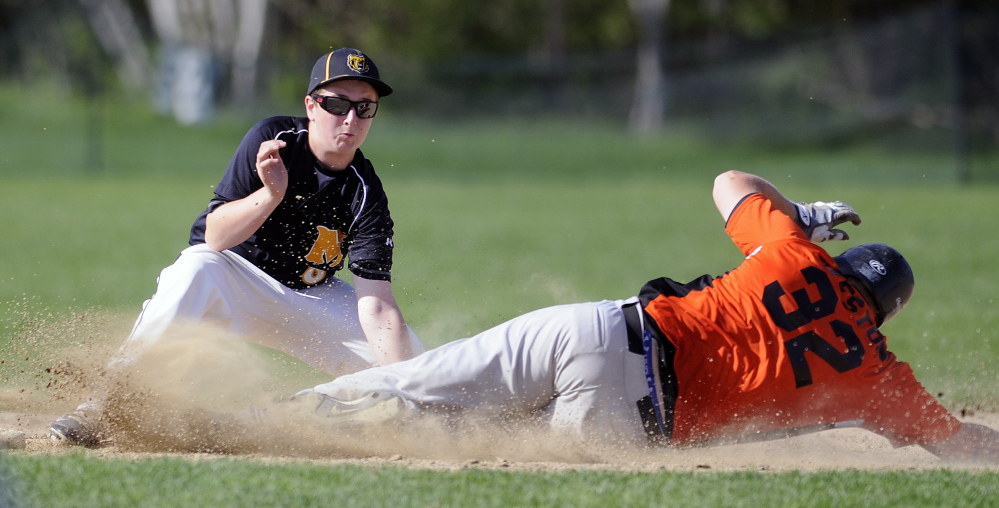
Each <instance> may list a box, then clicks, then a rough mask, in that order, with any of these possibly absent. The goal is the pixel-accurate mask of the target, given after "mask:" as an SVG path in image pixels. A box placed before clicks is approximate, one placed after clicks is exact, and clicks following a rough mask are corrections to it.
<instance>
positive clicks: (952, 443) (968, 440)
mask: <svg viewBox="0 0 999 508" xmlns="http://www.w3.org/2000/svg"><path fill="white" fill-rule="evenodd" d="M923 448H925V449H926V450H927V451H929V452H930V453H932V454H934V455H936V456H937V457H940V458H941V459H944V460H950V461H970V462H977V463H984V464H999V432H997V431H995V430H993V429H991V428H989V427H986V426H984V425H978V424H975V423H965V424H964V425H963V426H962V427H961V430H959V431H957V434H954V435H953V436H951V437H950V438H949V439H947V440H945V441H943V442H940V443H936V444H932V445H923Z"/></svg>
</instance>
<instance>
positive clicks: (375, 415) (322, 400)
mask: <svg viewBox="0 0 999 508" xmlns="http://www.w3.org/2000/svg"><path fill="white" fill-rule="evenodd" d="M288 402H290V403H294V404H296V405H299V406H300V407H301V408H303V409H304V410H306V411H311V412H312V413H314V414H315V415H316V416H320V417H323V418H325V419H329V420H331V423H333V424H335V425H338V426H339V425H379V424H385V423H390V422H393V421H399V420H401V419H402V418H403V416H404V415H405V413H406V403H405V401H403V400H402V399H401V398H400V397H398V396H396V395H393V394H390V393H387V392H372V393H370V394H368V395H366V396H364V397H361V398H360V399H357V400H351V401H342V400H337V399H334V398H333V397H330V396H328V395H323V394H321V393H317V392H313V391H306V392H301V393H299V394H297V395H295V396H294V397H292V398H291V399H290V400H289V401H288Z"/></svg>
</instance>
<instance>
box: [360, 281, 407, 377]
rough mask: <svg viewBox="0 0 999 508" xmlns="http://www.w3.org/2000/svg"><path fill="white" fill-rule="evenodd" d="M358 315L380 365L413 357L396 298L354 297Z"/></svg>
mask: <svg viewBox="0 0 999 508" xmlns="http://www.w3.org/2000/svg"><path fill="white" fill-rule="evenodd" d="M357 312H358V318H359V320H360V322H361V329H362V330H363V331H364V335H365V337H367V338H368V343H369V344H371V349H372V350H373V351H374V352H375V358H377V359H378V364H379V365H388V364H391V363H396V362H401V361H404V360H408V359H410V358H412V357H413V348H412V346H411V344H410V339H409V329H408V328H407V327H406V320H405V319H404V318H403V317H402V312H401V311H400V310H399V308H398V307H397V306H396V305H395V302H394V301H392V302H386V301H384V300H382V299H380V298H377V297H373V296H368V297H362V298H361V299H359V300H358V301H357Z"/></svg>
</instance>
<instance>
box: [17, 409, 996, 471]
mask: <svg viewBox="0 0 999 508" xmlns="http://www.w3.org/2000/svg"><path fill="white" fill-rule="evenodd" d="M56 416H58V415H57V414H54V413H50V414H27V413H14V412H0V427H3V428H8V429H15V430H20V431H22V432H25V433H26V435H27V446H26V449H25V450H24V451H19V452H13V453H25V454H40V455H58V454H62V453H67V452H69V451H71V447H67V446H64V445H60V444H58V443H56V442H53V441H51V440H50V439H49V438H48V436H47V427H48V424H49V422H51V421H52V419H53V418H55V417H56ZM966 420H967V421H973V422H976V423H982V424H986V425H989V426H991V427H993V428H999V415H997V414H983V415H976V416H974V417H971V418H967V419H966ZM439 437H440V436H437V438H439ZM462 441H463V440H462V439H460V438H459V439H455V442H462ZM318 444H319V448H325V449H326V452H325V453H319V454H316V453H302V448H295V449H288V450H285V452H282V450H279V449H274V448H268V449H266V450H263V451H255V452H251V453H245V454H240V456H244V457H246V458H247V459H249V460H265V461H273V462H278V463H280V462H285V461H288V460H309V461H312V462H316V463H322V464H331V465H335V464H355V465H365V466H380V465H395V466H404V467H414V468H426V469H435V470H456V469H463V468H468V467H479V468H487V469H492V468H496V469H509V470H525V471H563V470H577V469H602V470H617V471H635V472H650V471H676V472H682V471H787V470H804V471H819V470H845V469H856V470H922V469H936V468H941V467H962V466H961V465H947V464H943V463H941V462H940V461H939V460H937V459H936V457H934V456H933V455H931V454H930V453H928V452H926V451H924V450H922V449H921V448H919V447H905V448H899V449H893V448H892V447H891V446H890V445H889V444H888V442H887V440H885V439H884V438H881V437H879V436H877V435H875V434H872V433H870V432H867V431H864V430H860V429H837V430H831V431H824V432H821V433H816V434H810V435H806V436H798V437H793V438H788V439H782V440H776V441H768V442H763V443H751V444H739V445H728V446H719V447H715V448H704V449H686V450H651V451H642V452H634V453H630V454H623V453H607V454H604V455H593V456H588V457H581V456H577V457H567V456H566V454H565V452H564V450H563V451H560V452H556V453H553V454H552V456H551V457H544V456H543V455H544V451H542V450H537V449H535V450H534V451H533V452H531V453H525V450H526V448H525V447H524V446H522V445H523V444H525V443H523V442H521V443H514V444H512V445H511V446H509V447H504V446H484V447H475V446H464V447H462V448H461V449H455V447H454V446H448V443H441V442H436V443H433V446H425V447H422V449H421V450H419V451H418V452H416V453H412V452H413V450H409V452H411V453H394V451H393V450H391V449H389V448H391V446H372V447H368V448H369V449H368V450H365V449H364V448H365V446H364V444H363V443H362V444H360V445H359V446H357V447H356V448H355V449H354V450H335V449H331V448H330V443H329V442H328V441H327V442H326V443H318ZM424 444H428V443H424ZM451 444H452V445H453V443H451ZM465 444H467V443H465ZM401 448H405V446H402V447H401ZM433 448H437V449H438V450H440V453H438V454H434V453H428V450H429V449H433ZM504 448H506V449H505V450H504ZM547 448H549V449H550V450H554V449H555V448H557V447H553V446H550V445H549V446H548V447H547ZM136 450H137V448H136V447H135V446H127V445H126V446H117V445H113V444H112V445H110V446H106V447H104V448H100V449H96V450H88V451H87V452H86V453H87V454H89V455H91V456H94V457H99V458H107V459H112V458H125V459H130V460H135V459H141V458H152V457H158V456H164V455H169V456H180V457H185V458H189V459H190V460H204V459H206V458H211V457H213V456H223V455H227V454H218V453H215V454H213V453H203V452H177V451H174V452H163V451H160V452H156V451H136ZM74 451H75V450H74ZM504 452H505V453H504ZM8 453H10V452H8ZM435 455H436V456H435ZM559 455H561V456H559ZM968 467H971V466H968ZM991 469H999V467H994V468H991Z"/></svg>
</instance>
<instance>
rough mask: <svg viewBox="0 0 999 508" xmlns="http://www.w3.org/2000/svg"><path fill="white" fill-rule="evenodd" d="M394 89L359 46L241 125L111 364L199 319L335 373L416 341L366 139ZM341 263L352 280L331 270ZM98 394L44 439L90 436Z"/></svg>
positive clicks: (96, 438)
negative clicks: (283, 105) (291, 109)
mask: <svg viewBox="0 0 999 508" xmlns="http://www.w3.org/2000/svg"><path fill="white" fill-rule="evenodd" d="M391 93H392V88H391V87H390V86H389V85H388V84H387V83H385V82H384V81H382V80H381V78H380V76H379V72H378V68H377V67H376V66H375V63H374V62H373V61H372V60H371V59H370V58H369V57H368V56H367V55H365V54H363V53H361V52H360V51H357V50H356V49H351V48H341V49H338V50H336V51H332V52H330V53H327V54H325V55H323V56H322V57H321V58H319V59H318V60H317V61H316V64H315V66H314V67H313V70H312V76H311V79H310V81H309V85H308V89H307V93H306V96H305V112H306V116H305V117H287V116H278V117H272V118H268V119H265V120H263V121H261V122H259V123H258V124H257V125H255V126H253V128H251V129H250V130H249V132H248V133H247V134H246V136H245V137H244V138H243V140H242V142H241V143H240V145H239V147H238V148H237V149H236V153H235V155H234V156H233V158H232V160H231V162H230V163H229V167H228V168H227V169H226V172H225V174H224V175H223V176H222V179H221V181H220V182H219V184H218V186H217V187H216V188H215V195H214V198H213V199H211V201H210V202H209V204H208V207H207V208H206V209H205V210H204V212H202V213H201V215H200V216H199V217H198V218H197V220H195V222H194V225H193V227H192V228H191V235H190V244H191V246H190V247H189V248H187V249H185V250H184V251H183V252H182V253H181V254H180V257H179V258H178V259H177V260H176V261H175V262H174V263H173V264H172V265H171V266H169V267H167V268H166V269H164V270H163V271H162V273H161V274H160V277H159V280H158V285H157V289H156V293H155V295H154V296H153V297H152V298H151V299H150V300H148V301H147V302H146V303H145V305H144V307H143V310H142V313H141V314H140V316H139V318H138V320H137V321H136V323H135V326H134V328H133V330H132V333H131V335H130V336H129V338H128V340H127V341H126V344H125V346H123V347H122V349H121V350H119V352H118V353H117V354H116V355H115V357H114V358H113V359H112V362H111V364H112V368H114V369H121V368H124V367H126V366H127V365H128V364H130V363H132V362H134V361H135V360H136V358H137V357H138V356H139V355H141V353H142V351H143V350H144V349H145V346H147V345H148V344H150V343H153V342H155V341H157V340H158V339H160V337H162V336H163V335H164V333H165V332H166V331H167V329H168V328H169V327H171V326H173V325H175V324H178V323H184V322H187V323H190V322H201V321H210V322H213V323H216V324H221V325H222V326H224V327H225V328H226V329H227V330H228V331H230V332H232V333H235V334H238V335H240V336H244V337H246V338H247V339H248V340H252V341H254V342H256V343H259V344H262V345H264V346H268V347H271V348H274V349H277V350H280V351H283V352H286V353H289V354H291V355H294V356H296V357H298V358H300V359H302V360H304V361H305V362H307V363H308V364H310V365H312V366H313V367H316V368H318V369H321V370H323V371H325V372H328V373H330V374H331V375H334V376H338V375H341V374H346V373H350V372H354V371H358V370H361V369H365V368H368V367H371V366H375V365H388V364H391V363H394V362H398V361H401V360H406V359H409V358H411V357H413V356H414V355H416V354H419V353H420V352H422V351H423V345H422V343H421V342H420V340H419V339H418V338H417V337H416V335H415V334H413V333H412V330H411V329H410V328H409V327H408V326H407V325H406V322H405V320H404V318H403V315H402V313H401V311H400V310H399V307H398V305H397V303H396V301H395V299H394V297H393V294H392V286H391V282H390V281H391V273H392V251H393V246H394V245H393V243H392V237H393V222H392V217H391V215H390V214H389V209H388V199H387V198H386V195H385V191H384V189H383V188H382V183H381V181H380V180H379V178H378V175H377V174H375V170H374V167H373V166H372V164H371V162H370V161H369V160H368V159H367V158H366V157H365V156H364V154H363V153H361V150H360V147H361V145H362V144H363V143H364V140H365V138H366V136H367V135H368V130H369V129H370V127H371V124H372V119H373V118H374V116H375V113H377V111H378V106H379V100H380V99H381V98H382V97H385V96H387V95H389V94H391ZM344 266H346V267H347V268H348V269H349V270H350V271H351V273H352V274H353V276H354V278H353V280H354V284H353V287H352V286H351V285H350V284H348V283H346V282H344V281H343V280H341V279H339V278H338V277H336V276H335V273H336V272H337V271H338V270H340V269H341V268H343V267H344ZM104 395H106V394H104ZM104 395H102V394H96V395H95V396H94V397H92V399H91V400H89V401H88V402H86V403H84V404H82V405H81V406H80V407H79V408H77V410H76V411H74V412H72V413H70V414H68V415H65V416H63V417H61V418H59V419H57V420H56V421H55V422H53V423H52V425H51V429H50V434H51V436H52V438H53V439H57V440H64V441H68V442H70V443H74V444H83V445H87V446H95V445H98V444H99V443H100V442H101V429H102V424H101V409H102V408H101V405H102V396H104Z"/></svg>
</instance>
